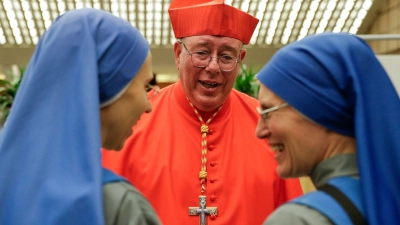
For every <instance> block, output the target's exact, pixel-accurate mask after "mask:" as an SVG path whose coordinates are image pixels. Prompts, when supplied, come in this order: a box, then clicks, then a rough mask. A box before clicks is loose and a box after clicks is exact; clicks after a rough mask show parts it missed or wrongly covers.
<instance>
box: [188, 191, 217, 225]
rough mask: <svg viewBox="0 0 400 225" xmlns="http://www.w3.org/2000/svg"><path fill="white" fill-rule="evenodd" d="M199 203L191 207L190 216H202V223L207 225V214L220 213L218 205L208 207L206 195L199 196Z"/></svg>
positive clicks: (201, 224) (214, 214)
mask: <svg viewBox="0 0 400 225" xmlns="http://www.w3.org/2000/svg"><path fill="white" fill-rule="evenodd" d="M199 205H200V208H198V207H189V216H200V218H199V219H200V223H199V224H200V225H207V217H206V216H216V215H218V208H217V207H206V196H203V195H200V196H199Z"/></svg>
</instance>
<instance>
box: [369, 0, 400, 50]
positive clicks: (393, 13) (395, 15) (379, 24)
mask: <svg viewBox="0 0 400 225" xmlns="http://www.w3.org/2000/svg"><path fill="white" fill-rule="evenodd" d="M375 1H382V3H381V4H382V5H381V7H380V10H379V12H378V16H377V17H376V19H375V20H374V22H373V23H372V25H371V26H370V28H369V30H368V32H367V33H369V34H400V0H375ZM368 43H369V44H370V45H371V47H372V49H373V50H374V52H375V54H400V39H397V40H374V41H368Z"/></svg>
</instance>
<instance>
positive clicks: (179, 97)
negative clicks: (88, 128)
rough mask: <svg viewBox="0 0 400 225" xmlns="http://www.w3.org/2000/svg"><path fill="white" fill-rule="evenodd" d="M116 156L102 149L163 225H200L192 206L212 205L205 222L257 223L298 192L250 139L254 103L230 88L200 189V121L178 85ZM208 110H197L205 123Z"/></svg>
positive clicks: (264, 148)
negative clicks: (202, 199)
mask: <svg viewBox="0 0 400 225" xmlns="http://www.w3.org/2000/svg"><path fill="white" fill-rule="evenodd" d="M151 100H152V104H153V111H152V112H151V113H149V114H145V115H143V116H142V117H141V119H140V121H139V122H138V124H137V125H136V126H135V127H134V128H133V129H134V134H133V135H132V136H131V137H130V138H129V139H128V140H127V141H126V142H125V146H124V149H123V150H122V151H120V152H114V151H104V150H103V165H104V167H106V168H109V169H111V170H113V171H114V172H116V173H118V174H120V175H122V176H124V177H126V178H127V179H128V180H129V181H130V182H131V183H132V184H133V185H134V186H136V187H137V188H138V189H139V190H140V191H141V192H142V193H143V194H144V195H145V196H146V198H147V199H148V200H149V201H150V202H151V204H152V205H153V207H154V208H155V210H156V211H157V214H158V215H159V217H160V219H161V221H162V222H163V224H164V225H177V224H183V225H190V224H193V225H195V224H199V220H200V216H189V214H188V209H189V207H199V196H200V195H204V196H206V206H207V207H217V211H218V215H217V216H206V220H207V221H206V222H207V224H208V225H226V224H238V225H257V224H261V223H262V222H263V221H264V220H265V218H266V217H267V216H268V215H269V214H270V213H271V212H272V211H273V210H274V209H276V208H277V207H278V206H279V205H281V204H282V203H284V202H286V201H287V200H289V199H292V198H294V197H297V196H299V195H301V194H302V193H303V192H302V190H301V186H300V182H299V180H298V179H288V180H283V179H281V178H279V177H278V175H277V174H276V162H275V160H274V157H273V153H272V152H271V151H270V149H269V146H268V145H267V143H266V141H265V140H259V139H257V138H256V136H255V127H256V124H257V121H258V118H259V115H258V113H257V112H256V110H255V109H256V107H257V106H258V105H259V104H258V102H257V100H255V99H253V98H251V97H249V96H247V95H245V94H243V93H241V92H238V91H236V90H233V91H232V92H231V94H230V95H229V97H228V98H227V100H226V101H225V103H224V104H223V106H222V108H221V110H220V111H219V112H218V114H217V115H216V116H215V118H214V119H213V120H212V121H211V122H210V124H209V132H208V134H207V137H206V140H207V146H208V151H207V162H206V165H207V173H208V176H207V180H206V184H205V187H206V191H205V193H203V194H202V193H201V192H200V180H199V172H200V169H201V165H202V162H201V159H202V153H201V149H202V148H201V142H202V135H201V131H200V127H201V122H200V121H199V118H198V116H197V115H196V114H195V112H194V110H193V108H192V107H191V106H190V104H189V101H188V100H187V99H186V97H185V95H184V93H183V90H182V86H181V82H180V81H178V82H177V83H175V84H173V85H170V86H168V87H166V88H164V89H162V91H161V92H160V93H159V94H158V95H156V96H155V97H153V98H152V99H151ZM212 114H213V113H201V112H200V115H201V116H202V117H203V119H205V120H206V118H208V117H210V116H211V115H212Z"/></svg>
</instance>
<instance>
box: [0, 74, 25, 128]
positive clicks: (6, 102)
mask: <svg viewBox="0 0 400 225" xmlns="http://www.w3.org/2000/svg"><path fill="white" fill-rule="evenodd" d="M18 69H19V74H15V73H13V72H11V71H7V72H6V73H7V74H8V75H9V77H10V79H9V80H7V79H4V80H1V79H0V127H2V126H3V124H4V123H5V121H6V119H7V116H8V114H9V113H10V109H11V106H12V103H13V101H14V98H15V95H16V93H17V91H18V87H19V85H20V83H21V79H22V76H23V74H24V72H25V67H20V68H18Z"/></svg>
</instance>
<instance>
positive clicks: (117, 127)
mask: <svg viewBox="0 0 400 225" xmlns="http://www.w3.org/2000/svg"><path fill="white" fill-rule="evenodd" d="M152 78H153V73H152V69H151V54H150V52H149V54H148V56H147V58H146V61H145V62H144V64H143V65H142V67H141V69H140V70H139V72H138V73H137V75H136V76H135V77H134V78H133V80H132V81H131V83H130V84H129V86H128V88H127V90H126V91H125V93H124V94H123V95H122V96H121V97H120V98H119V99H118V100H116V101H115V102H114V103H112V104H111V105H109V106H106V107H104V108H101V110H100V116H101V135H102V147H103V148H105V149H108V150H121V149H122V147H123V146H124V142H125V140H126V139H127V138H128V137H129V136H130V135H132V132H133V130H132V126H134V125H135V124H136V122H137V121H138V120H139V119H140V116H141V115H142V114H143V113H149V112H150V111H151V109H152V108H151V104H150V101H149V99H148V97H147V91H146V88H147V86H148V84H149V82H150V81H151V80H152Z"/></svg>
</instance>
